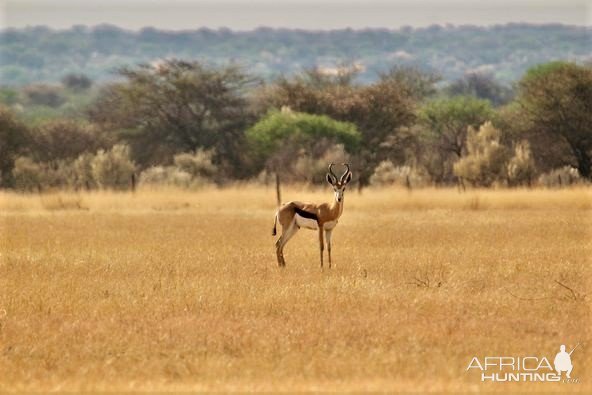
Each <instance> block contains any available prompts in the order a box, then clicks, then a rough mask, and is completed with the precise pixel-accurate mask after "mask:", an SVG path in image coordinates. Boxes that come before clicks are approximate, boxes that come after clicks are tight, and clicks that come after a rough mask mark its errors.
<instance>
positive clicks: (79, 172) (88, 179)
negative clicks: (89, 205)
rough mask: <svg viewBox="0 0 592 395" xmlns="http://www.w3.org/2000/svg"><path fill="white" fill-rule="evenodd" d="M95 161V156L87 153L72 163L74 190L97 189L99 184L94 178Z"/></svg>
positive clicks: (71, 182)
mask: <svg viewBox="0 0 592 395" xmlns="http://www.w3.org/2000/svg"><path fill="white" fill-rule="evenodd" d="M94 159H95V155H93V154H90V153H85V154H82V155H80V156H79V157H78V158H77V159H76V160H75V161H74V162H73V163H72V173H73V177H72V179H71V180H70V185H71V186H72V187H74V189H79V188H84V189H94V188H96V187H97V186H98V185H97V182H96V180H95V178H94V176H93V166H92V164H93V161H94Z"/></svg>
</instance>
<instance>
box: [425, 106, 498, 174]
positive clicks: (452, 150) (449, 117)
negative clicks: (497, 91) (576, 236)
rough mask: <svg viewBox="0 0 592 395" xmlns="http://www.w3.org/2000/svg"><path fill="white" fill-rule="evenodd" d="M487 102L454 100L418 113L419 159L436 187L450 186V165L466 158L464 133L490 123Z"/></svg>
mask: <svg viewBox="0 0 592 395" xmlns="http://www.w3.org/2000/svg"><path fill="white" fill-rule="evenodd" d="M493 117H494V111H493V108H492V107H491V104H490V103H489V102H488V101H487V100H482V99H477V98H474V97H470V96H455V97H452V98H444V99H437V100H433V101H430V102H428V103H426V104H425V105H424V107H423V108H421V109H420V111H419V120H418V121H419V122H418V126H419V127H418V128H417V129H416V130H415V131H414V133H415V134H417V135H418V140H419V148H418V151H419V152H418V156H420V158H421V159H420V161H421V162H422V164H423V166H424V168H425V170H426V171H427V172H428V174H429V175H430V176H431V177H432V179H433V180H434V181H435V182H436V183H442V182H452V181H453V172H452V164H453V163H454V162H456V161H457V160H458V159H460V158H462V157H463V156H465V155H466V154H467V130H468V128H469V127H473V128H478V127H479V126H480V125H482V124H483V123H485V122H486V121H489V120H492V119H493Z"/></svg>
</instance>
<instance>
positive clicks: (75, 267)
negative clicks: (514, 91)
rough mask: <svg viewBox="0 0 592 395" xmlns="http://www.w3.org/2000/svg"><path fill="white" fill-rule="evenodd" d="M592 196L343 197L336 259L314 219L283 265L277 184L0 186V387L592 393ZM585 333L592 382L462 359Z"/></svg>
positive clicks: (581, 370)
mask: <svg viewBox="0 0 592 395" xmlns="http://www.w3.org/2000/svg"><path fill="white" fill-rule="evenodd" d="M283 192H284V193H283V196H284V198H285V199H286V200H290V199H299V200H312V201H326V200H328V199H330V198H331V193H330V192H329V191H328V190H315V189H298V188H292V189H288V190H285V191H283ZM591 202H592V190H590V188H576V189H563V190H527V189H524V190H497V191H496V190H475V191H467V192H466V193H458V192H457V191H456V190H437V189H425V190H414V191H413V192H407V191H406V190H399V189H376V190H367V191H364V193H363V194H358V193H356V192H353V191H347V193H346V197H345V210H344V214H343V217H342V218H341V220H340V223H339V226H338V227H337V229H336V230H335V232H334V236H333V260H334V263H335V267H334V268H333V269H331V270H328V269H325V270H324V271H321V270H320V268H319V259H318V245H317V235H316V233H315V232H307V231H301V232H299V233H298V235H297V236H296V237H295V238H294V239H293V240H292V241H291V242H290V243H289V244H288V245H287V247H286V253H285V254H286V260H287V267H286V269H284V270H280V269H278V267H277V266H276V262H275V253H274V249H273V238H272V237H271V235H270V231H271V226H272V221H273V213H274V210H275V205H274V190H273V188H269V189H266V188H263V187H255V186H249V185H245V186H235V187H232V188H224V189H215V188H206V189H203V190H200V191H194V192H190V191H183V190H175V189H170V190H140V191H138V192H137V193H136V194H130V193H123V192H120V193H118V192H90V193H81V194H74V193H55V194H45V195H41V196H40V195H33V194H30V195H21V194H10V193H2V194H0V289H1V292H0V372H1V374H0V391H2V390H28V391H48V390H62V391H67V390H74V391H76V390H106V391H116V390H120V391H121V390H161V391H162V390H231V391H232V390H241V391H250V390H292V391H294V390H306V391H328V390H338V391H346V390H347V391H363V390H366V391H371V390H397V391H456V392H458V391H508V390H525V391H563V392H565V391H567V390H579V391H590V390H592V387H591V384H590V379H589V378H590V377H592V376H591V373H590V372H592V353H590V347H591V346H590V344H589V342H588V340H589V339H590V326H591V325H590V323H591V322H590V295H588V292H589V291H588V290H589V287H590V284H591V280H592V266H591V263H592V262H591V258H590V257H592V237H591V236H592V203H591ZM577 342H582V346H581V347H580V348H579V349H578V351H576V352H575V353H574V355H573V356H572V358H573V361H574V366H575V368H574V371H573V373H572V376H574V377H579V378H580V381H581V383H580V384H571V385H570V384H563V383H539V384H528V383H513V384H509V383H506V384H501V383H498V384H492V383H489V384H484V383H481V382H480V381H479V379H478V378H477V377H476V375H473V374H469V373H467V372H466V371H465V370H466V367H467V365H468V363H469V362H470V360H471V358H472V357H473V356H475V355H477V356H480V357H483V356H485V355H491V356H496V355H515V356H518V355H533V354H534V355H549V356H550V355H554V354H555V353H556V352H557V348H558V346H559V345H560V344H567V345H568V347H569V346H570V345H572V346H573V345H575V344H576V343H577ZM470 373H473V372H470ZM587 378H588V379H587ZM566 385H569V386H570V387H565V386H566Z"/></svg>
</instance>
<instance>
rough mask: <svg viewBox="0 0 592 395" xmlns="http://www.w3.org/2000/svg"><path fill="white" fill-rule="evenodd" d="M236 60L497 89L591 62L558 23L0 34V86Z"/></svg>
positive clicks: (575, 33)
mask: <svg viewBox="0 0 592 395" xmlns="http://www.w3.org/2000/svg"><path fill="white" fill-rule="evenodd" d="M169 57H171V58H173V57H174V58H181V59H200V60H203V61H206V62H209V63H212V64H225V63H229V62H236V63H239V64H241V65H243V66H244V67H245V68H247V70H249V71H250V72H251V73H253V74H255V75H258V76H260V77H263V78H266V79H269V78H273V77H274V76H277V75H280V74H282V73H284V74H286V73H287V74H289V73H293V72H296V71H299V70H301V69H302V68H304V67H310V66H320V67H327V68H328V69H330V68H332V67H335V66H337V65H340V64H344V63H353V62H355V63H357V64H359V65H360V66H361V67H362V69H363V72H362V73H361V75H360V79H361V80H362V81H371V80H373V79H374V78H376V75H377V73H379V72H381V71H386V70H387V69H388V68H390V67H391V66H393V65H396V64H399V65H417V66H419V67H421V68H424V69H429V70H433V71H436V72H438V73H439V74H441V75H442V76H443V77H444V79H445V80H453V79H456V78H458V77H461V76H462V75H463V74H464V73H466V72H467V71H472V70H480V71H486V72H490V73H492V74H493V75H494V76H495V77H496V78H497V79H499V80H500V81H502V82H505V83H511V82H512V81H515V80H517V79H518V78H520V76H521V75H522V73H523V72H524V71H525V70H526V69H527V68H529V67H530V66H532V65H534V64H537V63H541V62H547V61H550V60H556V59H564V60H571V61H577V62H590V61H592V29H591V28H586V27H576V26H565V25H526V24H508V25H498V26H492V27H477V26H457V27H455V26H431V27H427V28H410V27H409V28H402V29H399V30H386V29H367V30H352V29H344V30H332V31H304V30H289V29H271V28H259V29H256V30H253V31H246V32H239V31H231V30H229V29H218V30H211V29H205V28H202V29H198V30H191V31H162V30H157V29H154V28H144V29H142V30H140V31H137V32H136V31H128V30H124V29H121V28H118V27H116V26H111V25H100V26H96V27H86V26H75V27H73V28H71V29H68V30H52V29H49V28H47V27H30V28H25V29H7V30H2V31H1V32H0V81H1V83H2V84H3V85H23V84H28V83H31V82H56V81H59V80H60V79H61V78H62V77H63V76H64V75H65V74H67V73H70V72H75V73H84V74H86V75H88V76H89V77H91V78H93V79H95V80H102V81H104V80H108V79H111V78H113V74H112V71H113V70H114V69H116V68H117V67H119V66H123V65H133V64H137V63H141V62H157V61H158V60H159V59H162V58H169Z"/></svg>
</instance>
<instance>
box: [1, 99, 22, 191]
mask: <svg viewBox="0 0 592 395" xmlns="http://www.w3.org/2000/svg"><path fill="white" fill-rule="evenodd" d="M28 144H29V130H28V129H27V127H26V126H25V125H24V124H22V123H21V122H19V121H18V120H17V119H16V117H15V115H14V113H13V112H12V111H10V110H9V109H8V108H6V107H4V106H0V187H4V188H6V187H12V186H14V178H13V173H12V170H13V168H14V161H15V160H16V158H17V157H18V156H19V155H21V154H24V153H25V152H26V151H27V146H28Z"/></svg>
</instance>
